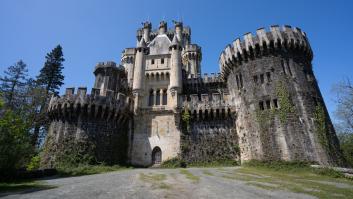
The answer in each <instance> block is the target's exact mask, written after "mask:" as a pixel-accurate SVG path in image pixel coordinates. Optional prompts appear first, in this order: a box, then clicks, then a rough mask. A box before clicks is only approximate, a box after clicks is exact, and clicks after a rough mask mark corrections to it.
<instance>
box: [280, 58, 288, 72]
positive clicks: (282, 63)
mask: <svg viewBox="0 0 353 199" xmlns="http://www.w3.org/2000/svg"><path fill="white" fill-rule="evenodd" d="M281 66H282V70H283V73H284V74H287V73H286V69H285V67H284V61H283V60H281Z"/></svg>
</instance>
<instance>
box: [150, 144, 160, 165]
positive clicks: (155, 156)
mask: <svg viewBox="0 0 353 199" xmlns="http://www.w3.org/2000/svg"><path fill="white" fill-rule="evenodd" d="M161 162H162V150H161V148H159V147H158V146H156V147H154V149H153V150H152V165H155V164H160V163H161Z"/></svg>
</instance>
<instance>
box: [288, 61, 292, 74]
mask: <svg viewBox="0 0 353 199" xmlns="http://www.w3.org/2000/svg"><path fill="white" fill-rule="evenodd" d="M287 67H288V72H289V74H290V76H293V74H292V70H291V69H290V65H289V60H287Z"/></svg>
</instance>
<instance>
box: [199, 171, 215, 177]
mask: <svg viewBox="0 0 353 199" xmlns="http://www.w3.org/2000/svg"><path fill="white" fill-rule="evenodd" d="M202 173H203V174H205V175H208V176H214V175H213V173H211V172H210V171H207V170H203V171H202Z"/></svg>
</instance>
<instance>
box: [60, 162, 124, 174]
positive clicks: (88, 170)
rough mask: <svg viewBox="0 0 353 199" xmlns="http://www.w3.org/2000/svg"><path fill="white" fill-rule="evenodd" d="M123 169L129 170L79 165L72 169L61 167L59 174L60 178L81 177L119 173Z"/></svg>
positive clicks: (120, 167) (116, 167) (119, 167)
mask: <svg viewBox="0 0 353 199" xmlns="http://www.w3.org/2000/svg"><path fill="white" fill-rule="evenodd" d="M122 169H127V167H122V166H119V165H115V166H106V165H104V164H100V165H83V164H82V165H78V166H76V167H71V166H67V167H64V166H61V167H58V168H57V170H58V174H59V175H60V176H81V175H92V174H97V173H105V172H111V171H117V170H122Z"/></svg>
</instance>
